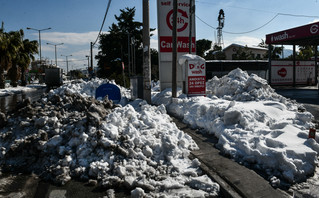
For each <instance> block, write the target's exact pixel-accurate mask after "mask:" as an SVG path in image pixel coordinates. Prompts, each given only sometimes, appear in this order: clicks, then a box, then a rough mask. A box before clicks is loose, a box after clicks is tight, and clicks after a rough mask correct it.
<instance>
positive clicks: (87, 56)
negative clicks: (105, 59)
mask: <svg viewBox="0 0 319 198" xmlns="http://www.w3.org/2000/svg"><path fill="white" fill-rule="evenodd" d="M85 57H86V58H88V74H90V71H89V70H90V69H89V68H90V56H89V55H86V56H85Z"/></svg>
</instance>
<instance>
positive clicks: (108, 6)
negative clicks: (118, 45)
mask: <svg viewBox="0 0 319 198" xmlns="http://www.w3.org/2000/svg"><path fill="white" fill-rule="evenodd" d="M111 2H112V0H109V3H108V4H107V8H106V11H105V15H104V19H103V22H102V25H101V28H100V32H99V34H98V35H97V37H96V40H95V42H94V43H93V45H95V44H96V42H97V41H98V40H99V37H100V35H101V32H102V29H103V26H104V22H105V19H106V16H107V13H108V11H109V8H110V5H111Z"/></svg>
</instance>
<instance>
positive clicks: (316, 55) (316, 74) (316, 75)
mask: <svg viewBox="0 0 319 198" xmlns="http://www.w3.org/2000/svg"><path fill="white" fill-rule="evenodd" d="M317 59H318V45H315V84H317V83H318V78H317V77H318V62H317Z"/></svg>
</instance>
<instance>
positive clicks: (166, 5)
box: [157, 0, 196, 90]
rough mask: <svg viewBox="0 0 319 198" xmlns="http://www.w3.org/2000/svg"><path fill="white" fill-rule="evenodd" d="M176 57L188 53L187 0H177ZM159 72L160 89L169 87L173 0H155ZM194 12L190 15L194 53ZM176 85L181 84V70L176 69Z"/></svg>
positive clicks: (188, 15) (170, 78) (170, 77)
mask: <svg viewBox="0 0 319 198" xmlns="http://www.w3.org/2000/svg"><path fill="white" fill-rule="evenodd" d="M177 6H178V9H177V52H178V53H177V59H178V58H179V57H180V56H181V55H183V54H188V53H189V47H190V46H189V27H190V25H189V18H190V14H189V9H190V2H189V0H178V1H177ZM157 18H158V38H159V41H158V49H159V73H160V82H161V89H162V90H163V89H165V88H169V87H171V83H172V82H171V81H172V49H173V44H172V40H173V37H172V34H173V32H172V29H173V0H157ZM195 26H196V25H195V13H194V14H193V15H192V43H191V49H192V53H194V54H195V53H196V39H195ZM177 73H178V76H177V86H179V87H181V86H182V80H181V79H182V76H181V71H177Z"/></svg>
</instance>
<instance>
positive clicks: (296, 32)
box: [266, 22, 319, 45]
mask: <svg viewBox="0 0 319 198" xmlns="http://www.w3.org/2000/svg"><path fill="white" fill-rule="evenodd" d="M266 44H279V45H318V44H319V22H315V23H311V24H308V25H304V26H299V27H295V28H291V29H287V30H283V31H280V32H276V33H272V34H267V35H266Z"/></svg>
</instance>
